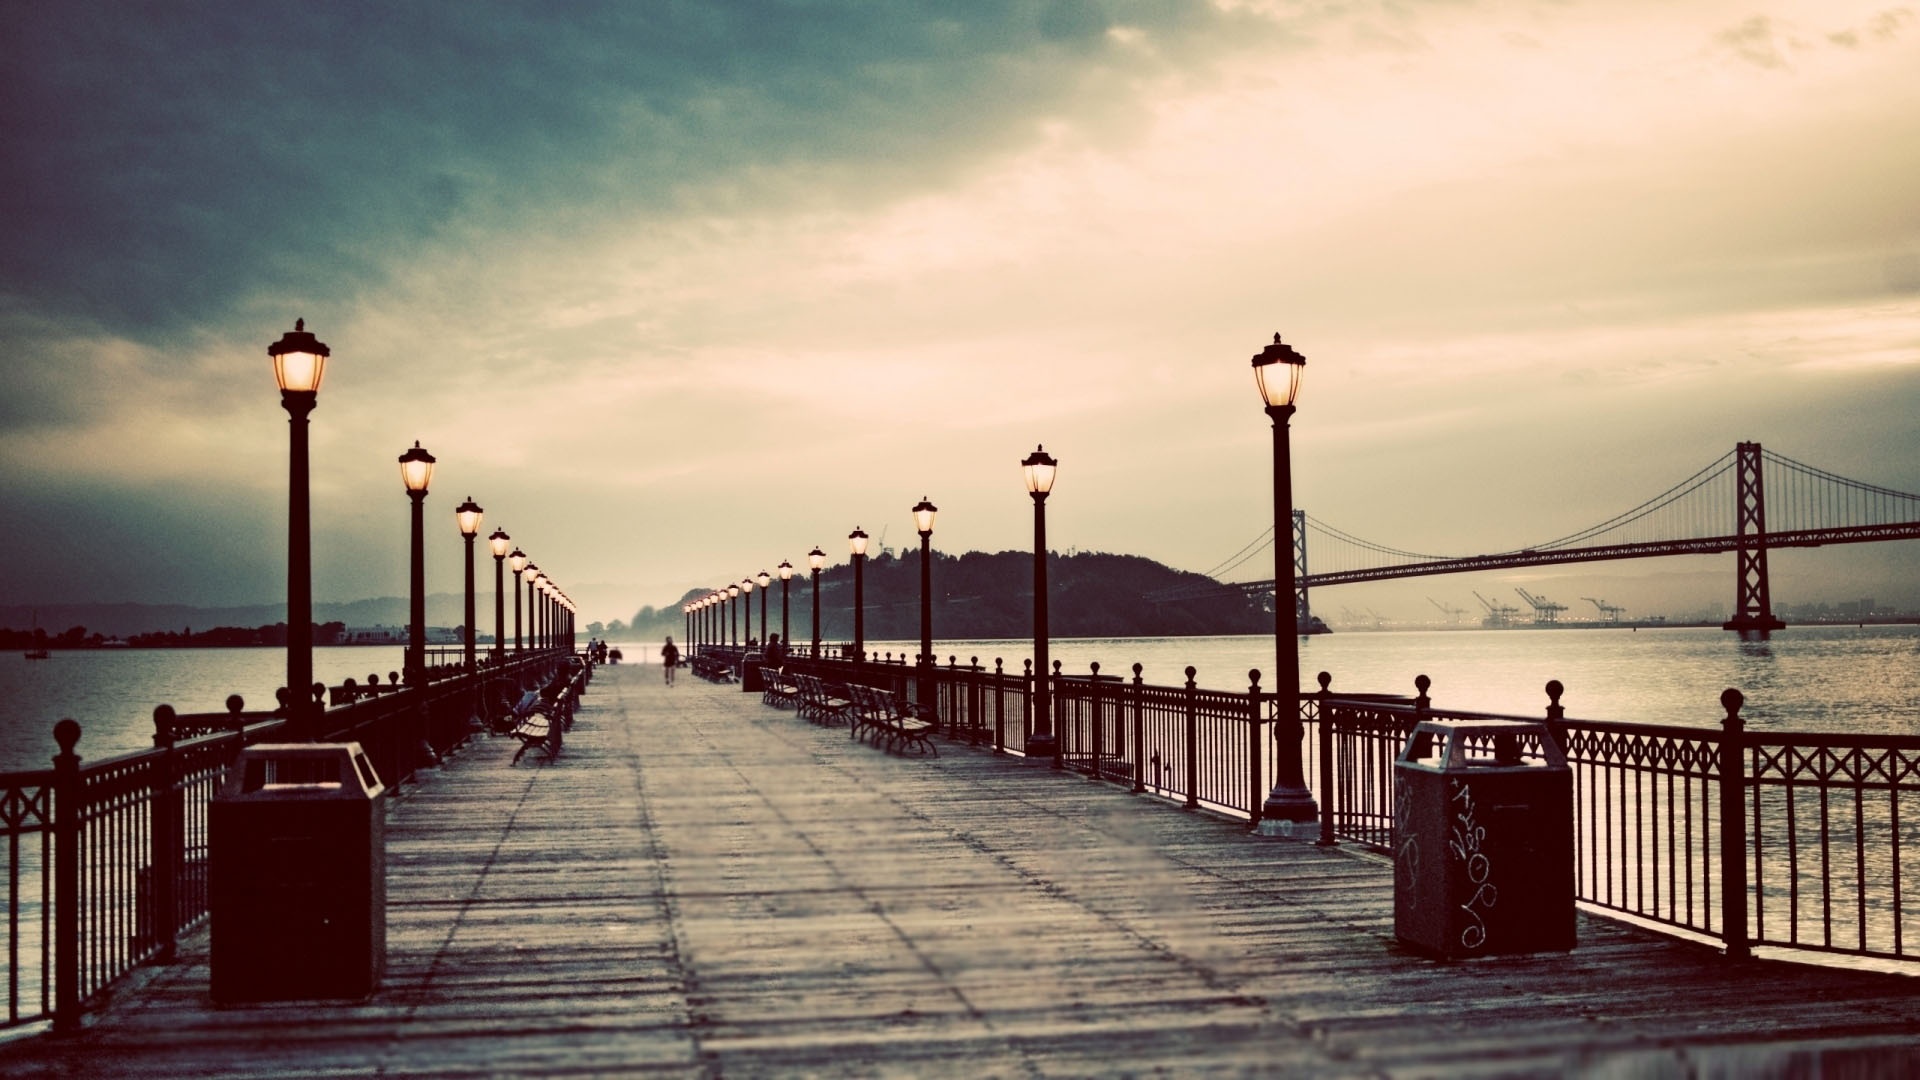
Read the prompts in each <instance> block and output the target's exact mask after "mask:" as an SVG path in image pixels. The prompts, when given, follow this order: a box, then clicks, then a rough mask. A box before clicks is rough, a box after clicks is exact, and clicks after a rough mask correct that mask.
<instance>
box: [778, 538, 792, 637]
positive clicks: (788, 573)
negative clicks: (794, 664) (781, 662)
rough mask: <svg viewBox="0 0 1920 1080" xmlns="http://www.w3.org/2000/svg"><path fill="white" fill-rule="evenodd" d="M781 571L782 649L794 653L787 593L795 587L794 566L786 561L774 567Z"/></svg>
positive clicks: (781, 561)
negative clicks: (788, 619)
mask: <svg viewBox="0 0 1920 1080" xmlns="http://www.w3.org/2000/svg"><path fill="white" fill-rule="evenodd" d="M774 569H776V570H778V571H780V647H781V648H783V649H785V650H786V651H788V652H792V651H793V631H792V630H790V629H788V628H787V593H788V590H789V589H791V588H792V587H793V564H792V563H790V562H788V561H787V560H785V559H781V560H780V565H779V566H777V567H774Z"/></svg>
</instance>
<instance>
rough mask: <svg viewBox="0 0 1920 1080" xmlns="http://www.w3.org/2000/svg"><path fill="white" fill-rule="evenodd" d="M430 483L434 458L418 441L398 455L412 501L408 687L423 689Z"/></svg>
mask: <svg viewBox="0 0 1920 1080" xmlns="http://www.w3.org/2000/svg"><path fill="white" fill-rule="evenodd" d="M432 480H433V455H432V454H429V453H427V452H426V451H425V450H422V449H421V448H420V440H418V439H415V440H414V441H413V448H412V449H410V450H408V451H407V452H406V453H404V454H401V455H400V482H401V483H402V484H404V485H405V486H406V489H407V498H408V499H411V500H412V501H413V560H412V573H411V574H410V575H409V581H410V584H411V590H412V592H411V601H410V602H409V604H408V607H407V662H406V669H407V685H408V686H412V687H416V688H418V687H424V686H425V685H426V683H427V553H426V519H425V516H424V515H425V512H426V501H427V484H428V483H430V482H431V481H432Z"/></svg>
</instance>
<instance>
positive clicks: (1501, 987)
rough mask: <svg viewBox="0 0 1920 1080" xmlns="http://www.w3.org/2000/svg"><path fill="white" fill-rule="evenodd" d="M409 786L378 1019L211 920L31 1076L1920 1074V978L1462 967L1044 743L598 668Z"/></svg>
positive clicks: (39, 1052) (1710, 962) (1360, 884)
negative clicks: (287, 1001) (511, 733)
mask: <svg viewBox="0 0 1920 1080" xmlns="http://www.w3.org/2000/svg"><path fill="white" fill-rule="evenodd" d="M513 749H514V745H511V744H510V740H492V741H480V742H478V743H476V744H475V745H474V746H472V747H471V748H470V749H468V750H467V751H465V752H463V753H462V754H461V755H459V756H458V757H456V758H455V759H454V760H452V761H451V762H450V763H448V764H447V765H446V766H445V767H444V768H442V769H441V770H439V771H438V772H435V773H429V774H425V779H424V781H423V782H422V783H420V784H419V785H417V786H415V787H413V788H411V789H410V790H408V791H407V792H406V793H405V794H404V795H402V796H401V797H399V798H398V799H396V800H395V802H394V803H393V805H392V806H391V810H390V815H389V826H388V829H389V831H388V864H389V879H388V889H389V909H388V928H389V929H388V934H389V966H388V974H387V977H386V981H385V985H384V987H383V988H382V990H381V991H380V992H379V993H378V994H377V995H376V996H375V997H374V999H373V1000H372V1001H370V1002H368V1003H366V1004H362V1005H352V1004H348V1005H333V1004H299V1005H272V1006H258V1007H248V1008H232V1009H214V1008H213V1007H212V1006H211V1003H210V1001H209V997H208V971H207V966H206V938H205V934H204V933H202V934H199V935H197V936H196V937H195V938H194V939H191V940H189V941H188V942H187V943H186V947H185V951H184V955H183V957H182V959H181V960H180V962H178V963H176V964H174V965H172V966H170V967H167V968H164V969H158V970H155V971H152V972H149V973H147V974H146V975H145V977H143V978H139V979H136V980H134V981H133V985H130V986H128V987H126V988H124V989H122V990H121V991H120V992H119V993H117V994H116V995H115V997H114V998H113V999H112V1000H111V1001H109V1002H108V1003H107V1004H106V1005H105V1006H103V1007H102V1008H101V1009H100V1010H98V1011H97V1013H96V1015H94V1016H93V1017H91V1018H90V1020H89V1022H88V1024H87V1026H86V1027H85V1029H84V1030H83V1031H82V1032H80V1033H79V1034H78V1035H76V1036H74V1037H71V1038H64V1039H63V1038H54V1037H51V1036H45V1035H42V1036H35V1037H32V1038H27V1039H21V1040H18V1041H15V1042H13V1043H11V1044H6V1045H0V1073H4V1074H5V1075H7V1076H15V1077H27V1076H74V1077H79V1076H85V1077H115V1076H126V1077H136V1076H137V1077H143V1078H145V1077H163V1076H183V1077H186V1076H190V1077H214V1076H266V1075H274V1076H282V1075H300V1076H321V1075H343V1074H344V1075H372V1074H381V1075H395V1076H421V1075H424V1076H474V1075H567V1074H574V1075H609V1074H626V1073H642V1072H645V1073H650V1074H664V1075H676V1076H720V1075H729V1076H765V1075H786V1074H804V1075H835V1076H840V1075H899V1076H934V1075H951V1076H967V1077H978V1076H1056V1075H1057V1076H1088V1075H1154V1074H1161V1075H1181V1076H1186V1075H1196V1074H1221V1073H1228V1074H1249V1073H1252V1074H1265V1073H1280V1074H1288V1075H1295V1074H1297V1075H1329V1076H1331V1075H1341V1076H1349V1075H1409V1076H1413V1075H1418V1076H1431V1075H1564V1074H1582V1073H1586V1074H1602V1075H1608V1076H1706V1075H1724V1076H1754V1075H1759V1076H1788V1075H1793V1076H1807V1075H1820V1074H1821V1073H1822V1072H1825V1073H1829V1074H1834V1073H1844V1074H1846V1075H1856V1076H1859V1075H1865V1076H1876V1075H1888V1076H1892V1075H1912V1074H1914V1073H1916V1072H1920V1045H1917V1042H1920V1040H1917V1039H1916V1034H1917V1033H1920V994H1917V993H1916V991H1917V990H1920V983H1917V982H1915V981H1914V980H1913V979H1912V978H1908V977H1903V976H1894V975H1879V974H1872V973H1855V972H1842V971H1834V970H1822V969H1814V968H1808V967H1803V966H1798V965H1788V964H1782V963H1771V962H1764V961H1751V962H1746V963H1738V964H1736V963H1729V962H1727V961H1724V960H1723V959H1721V958H1720V957H1719V956H1718V955H1717V953H1715V952H1714V951H1713V950H1711V949H1708V948H1705V947H1702V946H1697V945H1691V944H1686V943H1681V942H1675V941H1670V940H1666V939H1663V938H1659V937H1656V936H1654V935H1651V934H1648V933H1644V932H1641V931H1638V930H1635V929H1631V928H1627V927H1622V926H1618V925H1615V924H1612V923H1609V922H1605V921H1601V920H1596V919H1588V918H1584V917H1583V918H1582V920H1581V924H1580V946H1579V948H1578V949H1576V950H1575V951H1574V952H1573V953H1571V954H1563V955H1543V956H1534V957H1521V958H1509V959H1494V960H1484V961H1475V962H1471V963H1463V964H1450V965H1449V964H1438V963H1434V962H1430V961H1427V960H1424V959H1420V958H1417V957H1414V956H1410V955H1404V954H1402V953H1400V952H1398V951H1397V950H1396V949H1395V948H1394V946H1393V942H1392V907H1391V901H1392V869H1391V868H1390V867H1389V866H1387V865H1385V864H1383V863H1381V862H1378V861H1374V860H1368V859H1364V858H1361V857H1358V856H1355V855H1352V854H1349V853H1346V852H1343V851H1329V850H1323V849H1319V848H1315V847H1313V846H1311V845H1307V844H1301V843H1295V842H1284V841H1272V840H1262V839H1259V838H1255V837H1252V836H1249V835H1248V834H1247V833H1246V831H1245V829H1244V827H1243V826H1241V825H1237V824H1234V823H1231V822H1228V821H1224V820H1220V819H1216V818H1211V817H1207V816H1204V815H1197V814H1192V813H1186V812H1183V811H1181V810H1179V809H1177V808H1175V807H1173V806H1170V805H1166V804H1162V803H1159V802H1157V801H1153V800H1149V799H1145V798H1140V797H1136V796H1133V795H1130V794H1128V793H1126V792H1125V791H1123V790H1121V789H1119V788H1116V787H1112V786H1107V785H1102V784H1099V783H1095V782H1092V781H1089V780H1085V779H1080V778H1077V777H1069V776H1064V775H1061V774H1057V773H1054V772H1052V771H1051V770H1049V769H1047V768H1045V767H1043V766H1040V765H1037V764H1025V763H1022V762H1020V761H1018V760H1017V759H1004V758H1002V759H996V758H994V757H992V756H990V755H989V754H986V753H984V752H981V751H975V750H970V749H964V748H958V747H943V748H942V755H941V756H940V757H939V758H937V759H929V760H921V759H916V758H899V757H893V756H889V755H886V754H883V753H880V752H878V751H875V750H873V749H871V748H869V747H867V746H865V745H864V744H860V743H851V742H849V741H848V739H847V736H846V733H845V731H844V729H840V730H835V729H822V728H819V727H815V726H813V725H810V724H808V723H806V722H805V721H802V720H799V719H796V718H795V717H794V716H793V715H792V713H790V712H782V711H779V710H775V709H771V708H767V707H764V706H762V705H761V704H760V703H759V698H758V696H757V695H746V694H742V693H740V692H739V691H738V690H737V689H733V688H718V687H713V686H709V685H706V684H704V683H700V682H697V681H695V680H691V679H689V680H684V681H683V682H682V683H681V685H679V686H677V687H674V688H672V689H668V688H665V687H662V686H661V685H660V680H659V672H658V669H653V668H635V667H612V668H605V669H602V672H601V674H600V676H599V677H598V678H597V679H596V680H595V681H594V683H593V686H592V689H591V691H590V692H589V694H588V695H587V697H586V698H585V699H583V701H582V706H581V709H580V712H579V715H578V720H577V723H576V726H575V728H574V731H573V733H572V734H571V735H570V736H569V737H568V739H567V743H566V749H565V750H564V752H563V753H562V754H561V756H560V757H559V758H558V759H557V760H555V761H553V762H551V763H542V762H538V761H532V760H530V761H527V762H523V763H522V764H520V765H519V766H517V767H513V768H509V767H508V766H507V759H508V757H510V755H511V752H512V750H513Z"/></svg>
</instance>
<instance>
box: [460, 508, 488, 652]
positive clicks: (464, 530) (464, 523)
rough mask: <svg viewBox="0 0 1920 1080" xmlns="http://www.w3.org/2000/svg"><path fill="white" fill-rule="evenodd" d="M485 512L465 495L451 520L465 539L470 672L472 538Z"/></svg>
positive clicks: (471, 640) (477, 531)
mask: <svg viewBox="0 0 1920 1080" xmlns="http://www.w3.org/2000/svg"><path fill="white" fill-rule="evenodd" d="M485 513H486V511H485V510H482V509H480V505H479V504H478V503H476V502H474V501H473V496H471V495H469V496H467V501H466V502H463V503H461V504H460V505H459V506H457V507H455V508H454V511H453V520H454V521H455V522H456V523H458V524H459V526H460V535H461V536H462V537H464V538H465V539H466V541H467V641H466V645H467V657H466V659H467V671H468V672H472V671H473V670H474V669H475V668H476V667H477V666H478V660H477V659H476V658H475V656H474V631H473V538H474V537H476V536H478V535H480V518H481V516H482V515H484V514H485Z"/></svg>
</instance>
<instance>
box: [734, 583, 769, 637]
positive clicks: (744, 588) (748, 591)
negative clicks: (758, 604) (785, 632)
mask: <svg viewBox="0 0 1920 1080" xmlns="http://www.w3.org/2000/svg"><path fill="white" fill-rule="evenodd" d="M740 593H741V595H743V596H745V597H746V598H747V599H746V604H745V607H746V609H747V612H746V614H747V617H746V624H747V626H746V631H745V633H746V635H747V643H748V644H749V645H751V644H753V640H754V638H753V577H752V575H748V576H747V577H743V578H741V579H740ZM766 595H767V594H766V593H761V594H760V598H761V599H762V600H765V599H766ZM760 629H761V631H762V632H764V631H765V630H766V620H765V619H762V620H761V626H760ZM760 644H762V645H765V644H766V642H765V641H762V642H761V643H760Z"/></svg>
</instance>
